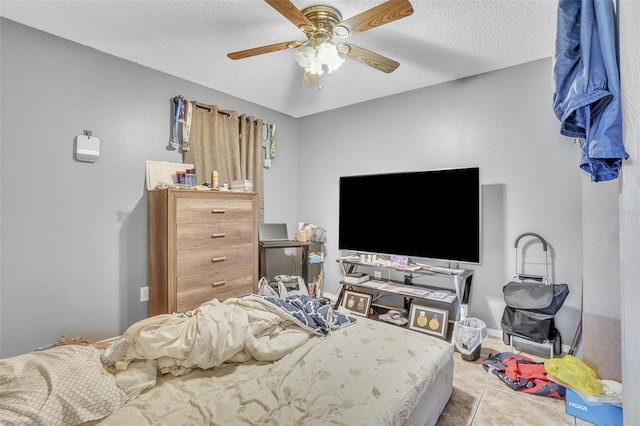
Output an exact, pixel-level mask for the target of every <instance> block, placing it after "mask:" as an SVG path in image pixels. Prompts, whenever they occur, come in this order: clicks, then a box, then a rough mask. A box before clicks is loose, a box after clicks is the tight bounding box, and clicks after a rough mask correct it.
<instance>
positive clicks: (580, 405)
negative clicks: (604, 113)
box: [565, 388, 622, 426]
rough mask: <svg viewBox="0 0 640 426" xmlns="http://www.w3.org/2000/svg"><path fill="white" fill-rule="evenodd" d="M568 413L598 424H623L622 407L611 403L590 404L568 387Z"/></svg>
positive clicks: (607, 425) (611, 425) (619, 425)
mask: <svg viewBox="0 0 640 426" xmlns="http://www.w3.org/2000/svg"><path fill="white" fill-rule="evenodd" d="M565 401H566V403H567V414H569V415H570V416H574V417H577V418H579V419H582V420H586V421H588V422H589V423H593V424H596V425H598V426H622V408H620V407H616V406H615V405H610V404H589V403H588V402H585V401H584V400H583V399H582V398H581V397H580V395H579V394H578V393H577V392H574V391H572V390H571V389H569V388H567V394H566V396H565Z"/></svg>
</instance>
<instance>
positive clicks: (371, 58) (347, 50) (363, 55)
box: [338, 43, 400, 73]
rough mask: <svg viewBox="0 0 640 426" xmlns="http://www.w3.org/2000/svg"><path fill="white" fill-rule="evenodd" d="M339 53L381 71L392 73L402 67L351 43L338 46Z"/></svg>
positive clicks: (391, 60)
mask: <svg viewBox="0 0 640 426" xmlns="http://www.w3.org/2000/svg"><path fill="white" fill-rule="evenodd" d="M338 51H339V52H340V53H342V54H345V55H347V56H349V57H350V58H351V59H355V60H356V61H360V62H362V63H363V64H365V65H369V66H370V67H373V68H375V69H377V70H379V71H383V72H386V73H391V72H394V71H395V70H396V68H398V66H400V63H399V62H396V61H394V60H393V59H389V58H387V57H384V56H382V55H379V54H377V53H374V52H371V51H369V50H367V49H363V48H362V47H358V46H354V45H353V44H350V43H342V44H340V46H338Z"/></svg>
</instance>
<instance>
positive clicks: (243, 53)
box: [227, 41, 302, 59]
mask: <svg viewBox="0 0 640 426" xmlns="http://www.w3.org/2000/svg"><path fill="white" fill-rule="evenodd" d="M301 45H302V42H299V41H285V42H284V43H276V44H270V45H268V46H260V47H254V48H253V49H247V50H240V51H238V52H231V53H228V54H227V56H228V57H229V58H231V59H244V58H249V57H251V56H256V55H262V54H264V53H271V52H277V51H279V50H285V49H295V48H296V47H300V46H301Z"/></svg>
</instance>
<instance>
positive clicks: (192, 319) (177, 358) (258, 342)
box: [115, 295, 355, 376]
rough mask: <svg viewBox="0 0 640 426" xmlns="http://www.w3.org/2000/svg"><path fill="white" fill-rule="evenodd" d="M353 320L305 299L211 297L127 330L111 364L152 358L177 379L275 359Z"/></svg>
mask: <svg viewBox="0 0 640 426" xmlns="http://www.w3.org/2000/svg"><path fill="white" fill-rule="evenodd" d="M353 322H355V319H354V318H351V317H347V316H346V315H344V314H342V313H339V312H336V311H334V310H333V309H331V307H330V306H321V305H320V304H319V302H318V301H317V300H316V299H312V298H310V297H308V296H301V295H296V296H290V297H288V298H286V299H274V298H269V297H265V296H260V295H250V296H245V297H242V298H231V299H227V300H225V301H224V302H219V301H218V300H217V299H213V300H211V301H209V302H206V303H203V304H202V305H200V306H199V307H198V308H196V309H194V310H193V311H189V312H187V314H186V315H177V314H162V315H156V316H153V317H150V318H146V319H144V320H141V321H138V322H137V323H135V324H133V325H132V326H130V327H129V328H128V329H127V330H126V331H125V332H124V335H123V337H124V338H125V339H126V341H127V343H128V344H129V346H128V347H127V349H126V351H125V352H124V355H123V356H122V357H121V359H120V360H118V361H117V362H116V363H115V366H116V369H118V370H126V368H127V367H128V366H129V364H130V363H131V362H134V361H142V360H156V361H157V363H158V369H159V371H160V372H161V373H163V374H166V373H171V374H173V375H175V376H180V375H183V374H187V373H188V372H190V371H191V370H192V369H194V368H202V369H207V368H213V367H216V366H218V365H221V364H222V363H224V362H246V361H248V360H249V359H251V358H253V359H256V360H258V361H275V360H278V359H280V358H282V357H283V356H285V355H286V354H288V353H290V352H291V351H293V350H295V349H296V348H298V347H300V346H302V345H303V344H304V343H306V342H307V341H308V339H309V337H310V336H312V335H319V336H324V335H327V334H328V333H329V332H330V330H333V329H336V328H340V327H344V326H346V325H349V324H352V323H353Z"/></svg>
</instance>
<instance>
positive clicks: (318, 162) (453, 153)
mask: <svg viewBox="0 0 640 426" xmlns="http://www.w3.org/2000/svg"><path fill="white" fill-rule="evenodd" d="M551 66H552V65H551V59H545V60H540V61H537V62H533V63H530V64H526V65H522V66H518V67H513V68H509V69H505V70H501V71H497V72H492V73H488V74H484V75H480V76H476V77H473V78H468V79H464V80H459V81H455V82H452V83H446V84H442V85H439V86H435V87H429V88H425V89H421V90H415V91H412V92H408V93H404V94H401V95H397V96H392V97H388V98H385V99H379V100H376V101H373V102H368V103H362V104H359V105H355V106H352V107H348V108H342V109H340V110H335V111H331V112H327V113H323V114H316V115H314V116H312V117H308V118H304V119H301V120H300V122H301V124H300V130H299V131H300V134H304V135H305V137H304V138H301V140H300V157H301V158H303V159H308V160H307V161H306V162H301V163H300V167H304V168H305V170H306V171H307V173H305V174H301V175H300V177H301V181H300V186H299V187H298V195H299V200H300V201H299V204H298V205H299V214H300V216H301V217H304V218H306V219H308V220H309V221H311V222H314V223H318V224H320V225H321V226H323V227H325V228H326V229H327V231H328V242H329V243H328V251H329V262H328V264H327V266H326V268H325V270H326V274H327V275H326V276H327V280H326V283H325V289H326V290H327V291H331V290H333V291H337V282H338V278H339V277H338V272H339V271H338V268H337V267H335V266H334V267H332V262H333V263H334V264H335V260H336V258H337V256H338V248H337V234H338V218H337V211H338V209H337V206H338V204H337V203H338V178H339V177H340V176H341V175H352V174H359V173H379V172H390V171H404V170H428V169H435V168H446V167H462V166H479V167H480V175H481V176H480V182H481V185H482V196H483V238H484V239H483V253H482V254H483V262H482V265H480V266H474V265H462V266H465V267H469V268H472V269H474V270H475V274H474V279H473V287H472V290H471V303H470V307H469V309H470V315H471V316H475V317H478V318H480V319H482V320H483V321H484V322H485V323H486V324H487V327H488V328H490V329H494V330H500V329H501V327H500V317H501V315H502V311H503V308H504V302H503V297H502V286H503V285H504V284H506V283H507V282H508V281H509V280H510V279H511V278H512V275H513V274H514V272H515V263H514V261H515V254H514V249H513V243H514V240H515V238H516V237H517V236H518V235H519V234H521V233H523V232H527V231H532V232H537V233H539V234H541V235H542V236H543V237H545V239H546V240H547V241H548V242H549V245H550V262H551V270H550V275H551V278H552V280H553V281H554V282H562V283H567V284H569V286H570V289H571V293H570V295H569V298H568V299H567V301H566V302H565V305H564V307H563V308H562V310H561V311H560V312H559V313H558V315H557V322H558V325H559V328H560V332H561V334H562V335H563V336H564V338H565V343H566V341H569V342H570V340H571V338H572V337H573V335H574V333H575V330H576V327H577V324H578V321H579V318H580V303H581V294H582V283H581V278H582V251H581V248H582V234H581V212H582V207H581V196H580V194H581V172H580V171H579V169H578V161H579V150H578V148H576V147H575V146H573V145H572V140H571V139H569V138H565V137H563V136H561V135H560V134H559V131H558V129H559V123H558V120H557V119H556V118H555V116H554V115H553V112H552V108H551V102H552V101H551V96H552V87H553V86H552V73H551ZM329 129H330V131H329ZM317 200H322V201H323V202H322V203H321V204H320V205H319V204H318V202H317ZM418 200H421V201H420V202H418ZM364 201H365V202H366V201H370V202H372V203H375V207H373V206H369V207H368V206H364V208H363V212H362V214H363V215H365V214H366V210H367V208H397V207H400V208H406V206H407V204H410V205H412V206H413V207H414V208H420V205H421V204H422V203H425V204H426V205H427V208H428V207H429V206H430V205H434V204H435V205H439V206H441V207H442V208H453V207H454V205H451V204H447V202H443V201H442V200H432V199H429V194H428V193H416V197H415V199H413V200H397V199H394V197H393V194H380V199H378V200H364ZM424 225H425V226H429V225H430V224H424ZM381 226H384V224H381ZM371 232H375V229H372V230H371ZM398 232H405V233H406V234H407V238H411V229H407V228H404V227H402V228H399V229H398ZM520 247H521V248H524V244H523V243H521V245H520ZM532 250H533V247H532ZM527 253H529V254H535V253H534V252H533V251H532V252H527ZM533 260H534V261H535V259H533ZM520 265H521V264H520ZM529 266H530V267H531V268H534V269H533V270H532V269H529V272H537V271H536V270H535V268H537V265H529ZM418 282H420V281H418Z"/></svg>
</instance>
